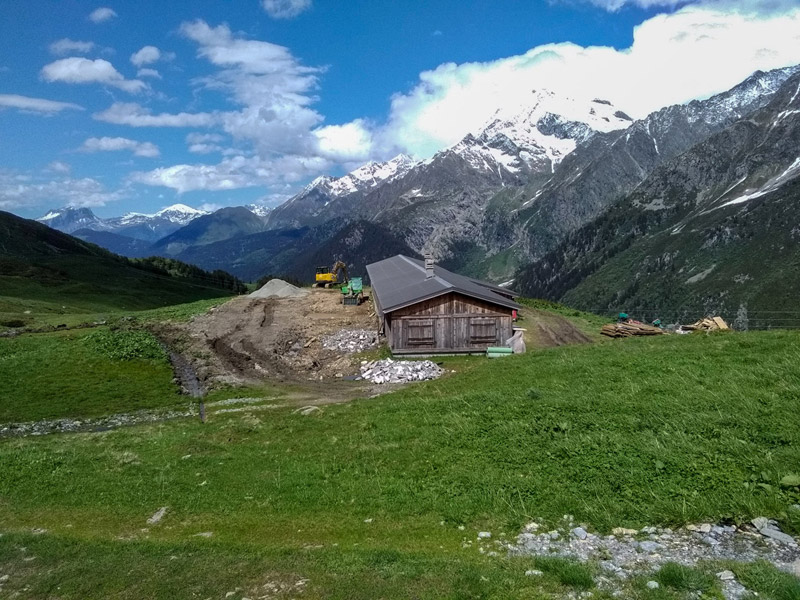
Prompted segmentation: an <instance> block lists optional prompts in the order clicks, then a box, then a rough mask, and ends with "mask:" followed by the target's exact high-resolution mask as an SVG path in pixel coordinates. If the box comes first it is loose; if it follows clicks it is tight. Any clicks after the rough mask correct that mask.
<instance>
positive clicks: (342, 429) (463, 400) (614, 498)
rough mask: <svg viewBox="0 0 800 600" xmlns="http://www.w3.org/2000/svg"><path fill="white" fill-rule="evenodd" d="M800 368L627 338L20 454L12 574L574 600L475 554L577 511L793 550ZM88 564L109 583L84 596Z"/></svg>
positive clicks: (716, 342)
mask: <svg viewBox="0 0 800 600" xmlns="http://www.w3.org/2000/svg"><path fill="white" fill-rule="evenodd" d="M798 358H800V336H798V335H796V334H793V333H781V332H772V333H751V334H730V335H715V336H704V335H698V336H683V337H677V336H676V337H669V338H659V339H641V340H625V341H618V342H614V343H607V344H602V345H595V346H581V347H570V348H560V349H554V350H549V351H544V352H537V353H531V354H528V355H525V356H520V357H512V358H509V359H504V360H498V361H491V362H488V361H487V362H485V363H478V364H476V365H473V366H471V367H470V368H469V369H465V370H464V372H463V373H462V374H461V375H459V376H458V377H452V378H447V379H445V380H440V381H437V382H430V383H426V384H421V385H416V386H412V387H409V388H407V389H404V390H402V391H401V392H399V393H396V394H392V395H390V396H384V397H380V398H375V399H370V400H364V401H358V402H354V403H351V404H347V405H336V406H328V407H325V409H324V410H323V411H322V412H321V413H317V415H316V416H311V417H303V416H301V415H299V414H294V413H292V412H290V410H288V409H270V410H269V411H259V410H257V409H254V410H253V411H252V412H251V413H233V414H221V413H220V414H211V416H210V420H209V423H207V424H206V425H205V426H203V425H200V424H199V423H196V422H190V421H183V422H170V423H167V424H163V425H159V426H143V427H136V428H131V429H123V430H117V431H112V432H108V433H105V434H94V435H70V436H52V437H48V438H41V439H24V440H5V441H2V442H0V475H1V476H0V508H1V509H2V510H0V531H4V532H6V536H4V537H2V538H0V570H2V568H3V564H7V565H12V566H13V567H12V568H14V569H18V570H19V571H20V573H22V572H23V571H24V570H25V569H30V565H27V564H26V563H24V562H23V561H22V558H21V557H22V556H23V555H22V554H21V551H20V549H19V548H20V546H25V547H27V548H28V549H29V550H28V552H33V553H35V554H36V555H37V556H39V557H40V558H39V559H37V560H41V561H42V565H46V566H47V568H48V569H49V568H52V571H51V572H48V571H47V569H42V570H41V571H36V572H35V573H32V574H30V575H29V576H28V577H29V579H28V581H29V582H30V583H32V584H34V585H36V586H38V587H36V592H35V594H32V596H33V597H44V596H46V595H47V594H48V593H53V587H49V586H55V585H57V584H60V585H63V588H62V589H61V590H59V596H60V597H62V598H79V597H80V598H83V597H102V596H103V595H104V594H105V595H116V596H118V597H131V598H133V597H143V596H147V597H161V598H168V597H189V595H190V594H189V592H190V591H191V590H196V589H202V590H204V591H203V594H204V597H205V596H207V595H210V594H211V592H212V591H213V592H214V594H217V595H224V593H225V591H226V590H232V589H233V587H234V585H235V586H237V587H239V586H241V587H245V588H246V589H250V588H249V587H248V586H250V587H252V586H260V585H262V584H263V583H264V581H265V580H267V579H271V580H273V581H286V582H289V581H296V580H297V579H298V578H300V577H309V578H310V579H311V581H310V582H309V584H308V586H309V590H312V593H311V596H310V597H331V598H337V597H341V598H345V597H352V598H358V597H364V598H367V597H369V598H372V597H387V598H388V597H409V596H413V595H416V596H417V597H423V598H424V597H470V596H471V597H497V598H504V597H531V596H535V595H538V594H539V593H541V591H542V590H541V588H540V587H537V586H540V585H543V586H545V588H547V586H554V588H553V589H559V586H561V585H562V584H561V583H559V582H558V581H557V580H556V579H557V578H556V579H548V580H546V581H545V582H544V583H542V584H536V585H534V584H532V583H531V581H530V578H525V577H524V575H523V573H524V570H525V568H526V566H527V568H530V563H527V562H526V561H507V560H504V559H502V558H497V559H493V558H491V557H486V556H483V555H479V554H477V552H476V551H475V549H474V545H473V547H471V548H467V549H465V548H462V541H463V540H464V539H465V538H467V539H474V536H475V531H476V530H479V529H489V530H491V531H492V532H493V533H494V534H495V538H497V537H499V536H500V535H501V533H502V532H505V535H507V536H513V535H514V534H515V533H516V532H518V531H519V528H520V526H521V525H522V524H523V523H524V522H526V521H527V520H528V519H530V518H537V519H542V520H544V521H545V522H548V523H556V522H557V521H558V520H559V519H560V517H561V515H563V514H564V513H571V514H574V515H575V516H576V518H577V520H578V521H581V522H586V523H588V524H590V525H591V526H592V527H594V528H597V529H598V530H601V531H603V530H605V531H607V530H608V529H609V528H611V527H614V526H642V525H646V524H669V525H676V524H680V523H684V522H686V521H694V520H700V519H710V520H717V519H732V520H734V521H738V520H740V519H746V518H749V517H753V516H755V515H757V514H767V515H773V516H775V517H777V518H779V519H781V521H782V526H783V527H784V528H785V529H787V530H790V531H792V530H793V531H797V529H798V522H797V518H796V517H795V520H794V521H793V520H792V517H791V515H792V514H793V513H792V511H788V510H787V507H788V506H789V505H791V504H792V503H795V502H797V501H798V494H797V492H796V491H794V490H791V489H784V488H781V487H780V486H779V485H778V482H779V481H780V479H781V478H782V477H783V476H785V475H786V474H788V473H790V472H796V470H797V465H798V464H800V431H798V429H797V428H796V427H792V426H791V425H790V424H791V423H794V420H795V419H794V417H795V413H796V406H797V401H798V399H799V398H800V374H798V372H797V369H796V364H797V360H798ZM160 506H169V507H170V512H169V513H168V516H167V517H166V518H165V520H164V521H163V523H162V524H160V525H158V526H155V527H151V528H149V529H148V530H147V531H144V530H142V528H143V527H145V520H146V518H147V517H148V516H149V515H151V514H152V513H153V512H155V510H156V509H157V508H158V507H160ZM366 519H372V522H369V523H367V522H365V520H366ZM441 522H443V523H444V524H441ZM459 525H463V526H465V527H466V530H465V531H461V530H459V529H458V526H459ZM35 527H42V528H46V529H48V530H49V531H50V533H49V534H48V535H46V536H39V537H36V536H32V535H31V534H30V533H29V532H30V530H31V528H35ZM205 531H211V532H213V537H212V538H211V539H210V540H207V539H204V538H197V537H193V535H194V534H196V533H199V532H205ZM26 532H27V533H26ZM9 534H10V535H9ZM122 540H129V541H122ZM334 544H337V545H336V546H334ZM172 556H175V557H177V558H176V559H175V560H174V561H172V559H171V558H170V557H172ZM89 560H98V561H99V564H100V565H101V566H100V567H98V569H99V570H97V571H96V574H94V575H92V576H90V577H88V578H86V577H85V576H84V573H83V572H82V570H81V568H80V565H81V564H85V561H89ZM214 564H217V565H219V567H218V568H213V567H212V565H214ZM187 569H191V570H192V571H193V572H194V574H195V577H189V576H187V574H186V570H187ZM209 569H211V573H209V572H208V571H209ZM23 577H24V575H23ZM554 577H555V575H554ZM93 582H94V583H95V584H100V583H102V586H103V587H102V588H98V589H102V590H103V593H101V592H97V591H94V590H95V588H93V587H92V585H91V584H92V583H93ZM526 590H527V591H526Z"/></svg>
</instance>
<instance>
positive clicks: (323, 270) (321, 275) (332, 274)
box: [314, 260, 348, 288]
mask: <svg viewBox="0 0 800 600" xmlns="http://www.w3.org/2000/svg"><path fill="white" fill-rule="evenodd" d="M340 272H341V273H342V275H343V276H344V282H345V283H347V281H348V277H347V265H345V264H344V263H343V262H342V261H340V260H339V261H336V264H334V265H333V268H332V269H329V268H328V267H317V272H316V274H315V275H314V287H326V288H327V287H331V286H332V285H334V284H336V283H339V273H340Z"/></svg>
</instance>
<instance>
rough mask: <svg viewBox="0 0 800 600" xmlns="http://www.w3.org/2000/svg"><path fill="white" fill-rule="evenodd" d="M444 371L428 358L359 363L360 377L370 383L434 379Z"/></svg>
mask: <svg viewBox="0 0 800 600" xmlns="http://www.w3.org/2000/svg"><path fill="white" fill-rule="evenodd" d="M442 373H444V371H443V370H442V369H440V368H439V367H438V366H437V365H436V363H434V362H432V361H430V360H392V359H391V358H385V359H383V360H373V361H369V362H368V361H364V362H362V363H361V378H362V379H366V380H368V381H371V382H372V383H409V382H411V381H424V380H426V379H436V378H437V377H439V376H440V375H441V374H442Z"/></svg>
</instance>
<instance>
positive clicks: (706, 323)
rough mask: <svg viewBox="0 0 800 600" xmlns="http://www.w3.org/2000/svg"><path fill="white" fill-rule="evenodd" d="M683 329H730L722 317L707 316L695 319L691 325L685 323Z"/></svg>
mask: <svg viewBox="0 0 800 600" xmlns="http://www.w3.org/2000/svg"><path fill="white" fill-rule="evenodd" d="M681 329H684V330H686V331H720V330H725V329H730V327H728V324H727V323H726V322H725V321H724V319H723V318H722V317H706V318H705V319H700V320H699V321H695V322H694V323H692V324H691V325H683V326H682V327H681Z"/></svg>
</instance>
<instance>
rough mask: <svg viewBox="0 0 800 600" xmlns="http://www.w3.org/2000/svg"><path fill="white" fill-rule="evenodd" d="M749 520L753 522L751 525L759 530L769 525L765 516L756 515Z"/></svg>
mask: <svg viewBox="0 0 800 600" xmlns="http://www.w3.org/2000/svg"><path fill="white" fill-rule="evenodd" d="M750 522H751V523H752V524H753V527H755V528H756V530H757V531H761V530H762V529H764V528H765V527H767V526H768V525H769V519H767V517H756V518H755V519H753V520H752V521H750Z"/></svg>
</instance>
